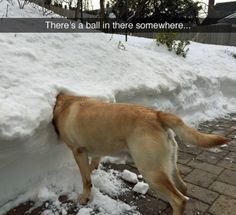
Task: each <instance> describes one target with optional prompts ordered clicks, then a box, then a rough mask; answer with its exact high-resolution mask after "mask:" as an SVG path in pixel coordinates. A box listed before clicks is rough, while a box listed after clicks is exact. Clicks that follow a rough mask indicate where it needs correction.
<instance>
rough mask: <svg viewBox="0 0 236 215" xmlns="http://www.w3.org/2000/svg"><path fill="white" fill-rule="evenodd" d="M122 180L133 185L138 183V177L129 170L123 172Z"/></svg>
mask: <svg viewBox="0 0 236 215" xmlns="http://www.w3.org/2000/svg"><path fill="white" fill-rule="evenodd" d="M121 178H122V179H124V180H125V181H128V182H131V183H134V184H136V183H138V177H137V175H136V174H135V173H133V172H130V171H129V170H127V169H125V170H123V172H122V174H121Z"/></svg>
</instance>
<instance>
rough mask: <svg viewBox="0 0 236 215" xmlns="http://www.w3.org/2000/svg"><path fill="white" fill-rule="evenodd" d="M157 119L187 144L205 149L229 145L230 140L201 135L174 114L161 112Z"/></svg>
mask: <svg viewBox="0 0 236 215" xmlns="http://www.w3.org/2000/svg"><path fill="white" fill-rule="evenodd" d="M157 118H158V120H159V121H160V122H161V124H162V126H163V127H164V128H166V129H167V128H170V129H172V130H173V131H174V132H175V133H176V135H177V137H178V138H179V139H180V140H181V141H183V142H185V143H190V144H193V145H198V146H201V147H205V148H211V147H215V146H218V145H223V144H227V143H229V139H228V138H225V137H222V136H219V135H212V134H205V133H201V132H199V131H197V130H195V129H193V128H190V127H189V126H187V125H186V124H185V123H184V122H183V121H182V120H181V119H180V118H179V117H177V116H175V115H173V114H169V113H165V112H161V111H160V112H157Z"/></svg>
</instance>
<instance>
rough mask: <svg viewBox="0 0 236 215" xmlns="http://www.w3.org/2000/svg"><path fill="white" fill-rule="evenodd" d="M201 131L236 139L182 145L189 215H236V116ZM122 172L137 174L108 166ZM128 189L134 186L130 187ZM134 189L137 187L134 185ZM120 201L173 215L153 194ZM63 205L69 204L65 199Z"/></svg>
mask: <svg viewBox="0 0 236 215" xmlns="http://www.w3.org/2000/svg"><path fill="white" fill-rule="evenodd" d="M199 130H201V131H204V132H206V133H214V134H220V135H223V136H226V137H229V138H231V139H232V141H231V143H230V145H228V146H226V147H218V148H215V149H213V150H203V149H200V148H198V147H193V146H186V145H183V144H181V143H180V144H179V158H178V165H179V168H180V170H181V173H182V175H183V178H184V181H185V182H187V184H188V196H189V197H190V200H189V201H188V203H187V207H186V210H185V214H186V215H202V214H204V215H234V214H236V160H235V158H236V114H231V115H230V117H229V118H227V119H225V118H224V119H217V120H214V121H210V122H204V123H202V124H201V125H200V126H199ZM106 168H113V169H117V170H120V171H122V170H123V169H129V170H130V171H133V172H136V173H137V169H136V168H135V167H134V166H131V165H117V164H110V165H106ZM127 186H131V185H130V184H128V183H127ZM132 186H133V185H132ZM119 199H120V200H121V201H124V202H126V203H128V204H130V205H135V206H137V209H138V211H140V213H141V214H142V215H156V214H158V213H159V214H161V215H172V211H171V208H170V206H169V205H168V204H167V203H166V202H165V201H163V200H162V199H160V198H158V197H155V195H154V194H153V192H152V191H149V192H148V194H147V195H146V196H145V197H143V196H142V195H139V194H136V193H133V191H132V190H131V191H129V192H127V193H125V194H124V195H123V196H120V197H119ZM59 200H60V201H61V202H69V201H68V200H67V198H66V197H65V196H64V197H61V198H60V199H59ZM33 204H34V203H33V202H26V203H24V204H21V205H20V206H18V207H16V208H14V209H12V210H11V211H9V212H8V213H7V215H23V214H25V213H24V211H27V210H28V209H29V208H30V207H32V205H33ZM71 205H72V206H71V208H69V210H70V211H67V212H68V214H71V215H72V214H76V213H77V211H78V208H76V205H75V204H73V203H71ZM43 210H44V205H42V206H40V207H38V208H36V209H34V210H32V211H31V213H28V214H31V215H36V214H40V213H41V212H42V211H43Z"/></svg>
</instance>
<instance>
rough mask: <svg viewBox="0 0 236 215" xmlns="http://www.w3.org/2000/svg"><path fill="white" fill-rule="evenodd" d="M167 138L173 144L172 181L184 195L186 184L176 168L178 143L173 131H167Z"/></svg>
mask: <svg viewBox="0 0 236 215" xmlns="http://www.w3.org/2000/svg"><path fill="white" fill-rule="evenodd" d="M168 139H169V141H170V144H171V145H172V146H173V151H172V160H171V161H172V165H171V166H172V167H173V170H172V177H173V181H174V183H175V185H176V187H177V188H178V190H179V191H180V192H181V193H183V194H184V195H186V193H187V185H186V183H185V182H184V181H183V179H182V177H181V175H180V171H179V169H178V166H177V158H178V144H177V142H176V140H175V138H174V135H173V133H172V132H171V131H170V132H169V131H168Z"/></svg>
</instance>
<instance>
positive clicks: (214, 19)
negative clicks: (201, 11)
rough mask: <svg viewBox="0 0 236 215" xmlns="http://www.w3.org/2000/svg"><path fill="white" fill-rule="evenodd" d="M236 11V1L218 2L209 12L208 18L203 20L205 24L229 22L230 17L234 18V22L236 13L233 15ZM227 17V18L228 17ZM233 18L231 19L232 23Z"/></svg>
mask: <svg viewBox="0 0 236 215" xmlns="http://www.w3.org/2000/svg"><path fill="white" fill-rule="evenodd" d="M235 13H236V1H233V2H224V3H217V4H216V5H215V6H214V8H213V9H212V10H211V11H210V12H209V14H208V15H207V17H206V19H205V20H204V21H203V24H205V25H206V24H207V25H209V24H216V23H219V22H220V23H229V19H230V18H233V19H234V22H235V21H236V20H235V15H234V16H233V17H231V15H233V14H235ZM226 17H227V18H226ZM231 22H232V20H231V21H230V23H231Z"/></svg>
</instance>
